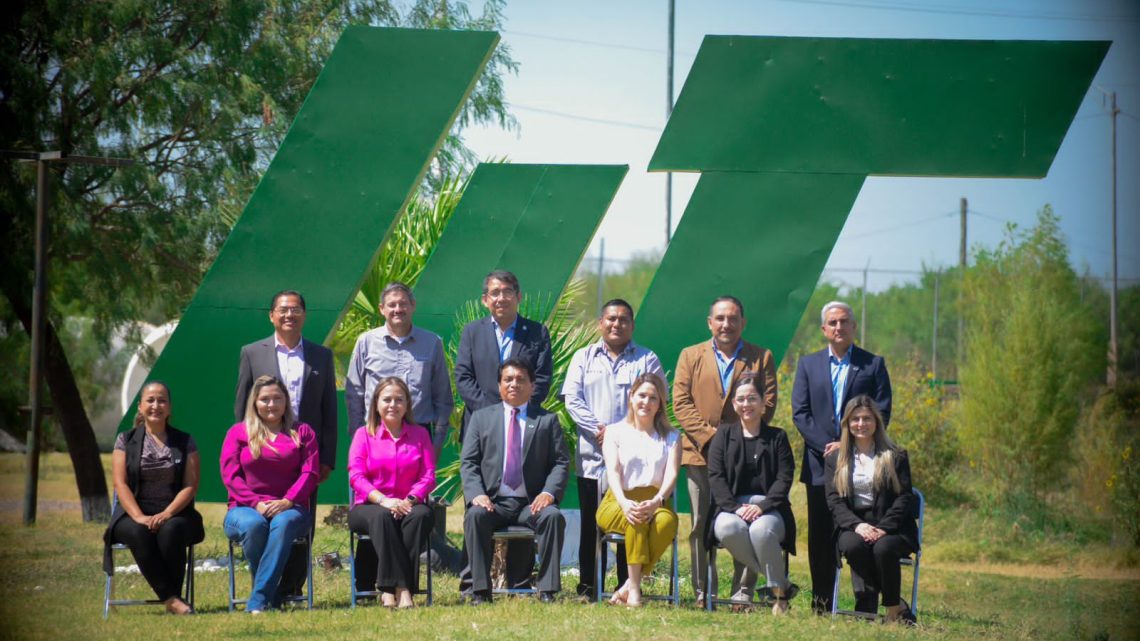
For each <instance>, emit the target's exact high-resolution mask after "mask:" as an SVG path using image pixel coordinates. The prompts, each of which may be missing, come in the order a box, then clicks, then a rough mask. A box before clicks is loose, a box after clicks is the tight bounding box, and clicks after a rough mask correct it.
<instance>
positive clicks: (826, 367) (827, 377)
mask: <svg viewBox="0 0 1140 641" xmlns="http://www.w3.org/2000/svg"><path fill="white" fill-rule="evenodd" d="M817 353H818V354H819V358H817V359H816V368H817V369H816V380H818V381H820V382H822V383H823V386H824V388H825V389H824V390H823V392H824V398H826V399H827V411H828V416H835V397H834V395H833V394H834V393H833V391H832V387H831V351H830V350H828V348H826V347H824V348H823V351H822V352H817ZM832 431H834V430H832Z"/></svg>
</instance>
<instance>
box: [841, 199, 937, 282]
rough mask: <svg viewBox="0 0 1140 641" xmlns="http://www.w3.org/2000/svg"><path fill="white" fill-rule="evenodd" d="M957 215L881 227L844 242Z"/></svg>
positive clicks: (847, 237)
mask: <svg viewBox="0 0 1140 641" xmlns="http://www.w3.org/2000/svg"><path fill="white" fill-rule="evenodd" d="M957 213H958V212H956V211H951V212H945V213H941V214H935V215H933V216H928V217H926V218H920V219H918V220H912V221H910V222H905V223H903V224H901V225H894V226H891V227H883V228H881V229H875V230H872V231H868V232H863V233H861V234H856V235H854V236H846V237H845V238H844V240H854V239H856V238H866V237H867V236H875V235H877V234H885V233H887V232H892V231H897V230H899V229H905V228H907V227H915V226H917V225H924V224H926V223H929V222H932V221H935V220H939V219H942V218H948V217H950V216H954V215H956V214H957ZM860 271H862V270H860Z"/></svg>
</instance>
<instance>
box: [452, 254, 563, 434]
mask: <svg viewBox="0 0 1140 641" xmlns="http://www.w3.org/2000/svg"><path fill="white" fill-rule="evenodd" d="M519 296H520V290H519V279H518V278H516V277H515V275H514V274H512V273H511V272H508V271H505V270H496V271H493V272H491V273H490V274H487V277H486V278H484V279H483V298H482V301H483V305H484V306H486V308H487V311H489V312H491V315H490V316H489V317H487V318H481V319H479V320H476V321H471V322H470V323H467V325H465V326H464V327H463V333H462V334H461V335H460V338H459V354H458V355H457V356H456V357H455V386H456V387H457V388H458V389H459V397H460V398H462V399H463V428H465V427H466V426H467V422H468V420H470V417H471V414H473V413H474V412H476V411H478V410H481V409H483V408H484V407H488V406H490V405H497V404H498V403H499V401H500V400H501V399H500V398H499V364H500V363H503V362H504V361H506V360H507V359H508V358H521V359H523V360H525V361H527V362H528V363H530V365H531V367H532V368H533V369H534V393H533V395H532V396H531V401H533V402H534V403H535V404H537V405H541V404H542V402H543V401H545V400H546V395H547V394H548V393H549V392H550V378H551V375H552V374H553V372H554V356H553V353H552V352H551V349H550V332H549V331H547V329H546V326H545V325H543V324H542V323H539V322H537V321H533V320H530V319H529V318H524V317H522V316H519ZM462 432H463V429H460V442H463V434H462Z"/></svg>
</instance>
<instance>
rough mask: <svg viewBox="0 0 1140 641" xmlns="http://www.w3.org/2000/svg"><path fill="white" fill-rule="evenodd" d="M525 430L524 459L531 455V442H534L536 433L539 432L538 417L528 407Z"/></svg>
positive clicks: (523, 426)
mask: <svg viewBox="0 0 1140 641" xmlns="http://www.w3.org/2000/svg"><path fill="white" fill-rule="evenodd" d="M521 427H522V430H523V435H522V436H523V451H522V456H523V461H524V462H525V461H526V459H527V457H528V456H530V444H531V443H533V442H534V435H535V434H536V433H537V432H538V419H537V418H535V417H534V416H531V414H530V409H527V417H526V423H524V424H523V425H522V426H521Z"/></svg>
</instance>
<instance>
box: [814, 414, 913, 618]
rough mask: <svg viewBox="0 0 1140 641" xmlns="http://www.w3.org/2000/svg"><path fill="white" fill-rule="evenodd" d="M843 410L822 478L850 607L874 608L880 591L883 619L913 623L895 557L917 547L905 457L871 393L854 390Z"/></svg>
mask: <svg viewBox="0 0 1140 641" xmlns="http://www.w3.org/2000/svg"><path fill="white" fill-rule="evenodd" d="M844 410H845V411H844V412H843V420H842V421H840V427H839V434H840V435H839V448H838V449H837V450H836V451H834V452H832V453H831V454H830V455H828V456H827V458H826V459H825V465H826V467H825V475H824V482H825V490H826V492H827V506H828V508H830V510H831V517H832V519H833V520H834V521H835V543H836V549H837V551H838V552H839V554H841V555H843V556H844V557H846V559H847V563H848V565H850V566H851V574H852V577H851V582H852V585H853V586H854V588H855V609H856V610H858V611H860V612H868V613H871V614H874V613H876V612H877V611H878V609H879V593H880V592H882V594H883V607H885V608H886V610H887V617H886V619H887V621H899V620H901V621H903V622H906V623H912V624H913V623H914V619H915V618H914V614H913V613H912V612H911V610H910V607H909V606H907V604H906V603H905V602H903V601H902V600H901V599H900V598H899V591H900V587H901V583H902V577H901V575H900V571H899V559H900V558H902V557H904V556H909V555H910V554H912V553H913V552H914V551H915V550H917V549H918V527H917V526H916V525H915V522H914V504H915V498H914V493H913V492H912V491H911V486H910V463H909V461H908V460H907V455H906V451H905V450H902V449H899V448H898V447H897V446H895V444H894V443H892V442H891V440H890V439H889V438H887V432H886V430H885V429H884V428H883V418H882V416H880V415H879V410H878V408H877V407H875V401H874V400H873V399H872V398H871V397H870V396H867V395H865V394H864V395H860V396H856V397H855V398H853V399H851V400H850V401H848V403H847V406H846V408H844Z"/></svg>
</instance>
